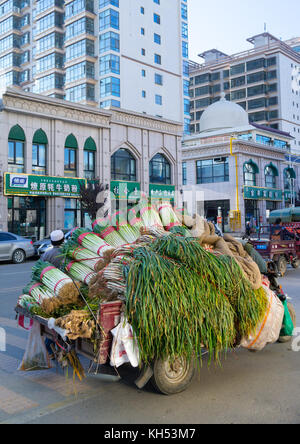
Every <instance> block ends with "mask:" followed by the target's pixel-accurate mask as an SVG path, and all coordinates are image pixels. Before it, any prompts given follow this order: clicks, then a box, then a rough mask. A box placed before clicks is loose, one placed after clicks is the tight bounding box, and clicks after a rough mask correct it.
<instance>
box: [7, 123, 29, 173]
mask: <svg viewBox="0 0 300 444" xmlns="http://www.w3.org/2000/svg"><path fill="white" fill-rule="evenodd" d="M25 141H26V137H25V133H24V131H23V129H22V128H21V127H20V125H15V126H13V127H12V128H11V130H10V131H9V134H8V171H9V172H10V173H24V167H25V161H24V152H25Z"/></svg>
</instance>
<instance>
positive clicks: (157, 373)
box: [151, 357, 195, 395]
mask: <svg viewBox="0 0 300 444" xmlns="http://www.w3.org/2000/svg"><path fill="white" fill-rule="evenodd" d="M153 373H154V374H153V376H152V378H151V384H152V385H153V387H154V388H155V389H156V390H157V391H158V392H160V393H162V394H164V395H174V394H175V393H180V392H183V391H184V390H186V389H187V388H188V386H189V385H190V383H191V382H192V379H193V377H194V374H195V363H194V360H191V361H188V360H187V359H186V358H184V357H179V358H176V359H175V360H172V361H171V360H170V358H168V359H156V360H155V362H154V365H153Z"/></svg>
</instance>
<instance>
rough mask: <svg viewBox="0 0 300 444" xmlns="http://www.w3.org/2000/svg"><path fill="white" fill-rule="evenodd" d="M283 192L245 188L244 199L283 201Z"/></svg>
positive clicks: (270, 189)
mask: <svg viewBox="0 0 300 444" xmlns="http://www.w3.org/2000/svg"><path fill="white" fill-rule="evenodd" d="M282 198H283V192H282V190H279V189H275V188H260V187H244V199H251V200H272V201H278V202H279V201H282Z"/></svg>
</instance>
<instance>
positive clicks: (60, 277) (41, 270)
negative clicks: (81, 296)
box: [32, 260, 78, 298]
mask: <svg viewBox="0 0 300 444" xmlns="http://www.w3.org/2000/svg"><path fill="white" fill-rule="evenodd" d="M32 271H33V279H34V280H36V281H40V282H42V283H43V284H44V285H45V286H46V287H47V288H48V289H49V290H50V291H51V292H53V293H54V295H55V296H59V297H61V298H63V297H64V296H65V295H68V294H69V296H70V297H74V298H76V296H77V295H78V290H77V288H76V287H75V286H74V284H73V281H72V279H70V278H69V277H68V276H67V275H66V274H65V273H63V272H62V271H61V270H59V269H58V268H55V267H53V265H51V264H50V263H49V262H43V261H42V260H39V261H37V263H36V264H35V266H34V267H33V268H32Z"/></svg>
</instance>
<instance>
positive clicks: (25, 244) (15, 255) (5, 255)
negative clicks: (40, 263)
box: [0, 232, 35, 264]
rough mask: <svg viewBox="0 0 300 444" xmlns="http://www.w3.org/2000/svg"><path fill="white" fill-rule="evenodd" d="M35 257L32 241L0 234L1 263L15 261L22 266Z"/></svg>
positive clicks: (9, 234) (6, 233)
mask: <svg viewBox="0 0 300 444" xmlns="http://www.w3.org/2000/svg"><path fill="white" fill-rule="evenodd" d="M33 256H35V248H34V246H33V242H32V241H31V240H30V239H25V238H24V237H21V236H17V235H16V234H12V233H8V232H0V261H13V263H14V264H22V263H23V262H25V260H26V259H28V258H30V257H33Z"/></svg>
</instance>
